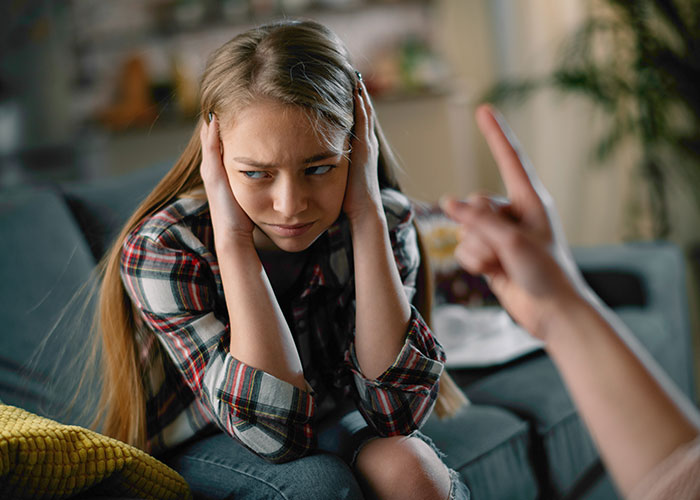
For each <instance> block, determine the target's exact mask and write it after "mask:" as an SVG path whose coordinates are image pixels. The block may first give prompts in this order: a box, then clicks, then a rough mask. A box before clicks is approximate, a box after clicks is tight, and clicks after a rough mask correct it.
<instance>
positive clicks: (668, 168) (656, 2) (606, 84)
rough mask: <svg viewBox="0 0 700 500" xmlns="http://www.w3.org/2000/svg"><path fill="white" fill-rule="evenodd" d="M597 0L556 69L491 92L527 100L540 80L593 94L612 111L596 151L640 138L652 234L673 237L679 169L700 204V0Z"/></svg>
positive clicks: (599, 155)
mask: <svg viewBox="0 0 700 500" xmlns="http://www.w3.org/2000/svg"><path fill="white" fill-rule="evenodd" d="M591 7H592V8H591V9H589V14H588V15H587V18H586V19H585V21H584V22H583V23H582V25H581V26H580V27H579V28H578V29H577V30H576V31H575V32H574V33H573V34H572V36H571V37H570V38H569V39H567V40H566V41H565V43H564V45H563V47H562V51H561V53H560V56H559V58H558V62H557V64H556V67H555V69H554V70H552V72H551V73H550V74H547V75H544V76H536V77H530V78H524V79H521V80H517V81H515V80H510V81H501V82H499V83H497V84H496V85H495V86H494V87H493V88H492V89H491V90H490V91H489V92H488V93H487V95H486V96H485V97H484V100H487V101H490V102H499V103H504V102H505V101H517V100H522V99H523V98H525V97H527V96H529V95H531V94H532V93H533V92H534V91H536V90H538V89H541V88H553V89H556V90H558V91H561V92H563V93H577V94H581V95H584V96H586V97H587V98H589V99H590V100H591V101H592V102H593V103H594V104H595V105H596V106H597V107H598V108H600V109H602V110H603V111H604V112H605V114H606V115H607V116H609V118H610V120H609V123H608V124H607V130H606V131H605V132H604V133H603V134H602V136H601V137H600V138H599V140H598V143H597V145H596V146H595V149H594V154H595V157H596V159H597V160H599V161H603V160H605V159H606V158H608V157H609V156H610V155H611V153H613V152H614V151H615V150H616V149H617V148H618V146H619V145H620V144H621V143H623V141H627V140H630V139H631V140H632V141H634V143H635V144H636V146H637V147H638V148H639V151H640V152H641V153H642V154H641V159H640V162H639V164H638V165H637V168H638V169H639V172H640V173H641V174H642V177H643V178H644V179H646V181H647V183H646V187H647V192H648V194H649V207H650V211H651V215H652V220H653V235H652V236H653V237H657V238H663V237H667V236H668V235H669V232H670V230H671V223H670V217H669V201H670V200H669V198H668V195H667V184H668V181H669V179H670V178H671V175H672V174H675V173H678V174H680V175H681V176H682V177H681V178H682V179H683V182H684V183H685V184H687V185H689V186H690V187H691V188H692V187H695V188H694V189H693V197H694V199H695V200H696V201H697V202H698V206H699V207H700V0H599V1H597V2H594V3H593V4H592V5H591ZM673 169H675V172H672V170H673Z"/></svg>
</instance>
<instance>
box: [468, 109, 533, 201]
mask: <svg viewBox="0 0 700 500" xmlns="http://www.w3.org/2000/svg"><path fill="white" fill-rule="evenodd" d="M476 122H477V124H478V126H479V129H480V130H481V133H482V134H483V135H484V137H485V138H486V142H487V143H488V145H489V149H491V154H493V157H494V159H495V160H496V164H497V165H498V170H499V172H500V173H501V178H502V179H503V184H504V185H505V187H506V191H507V192H508V197H509V198H510V199H511V200H512V201H513V203H514V204H515V205H516V207H517V208H518V209H523V208H526V207H531V206H533V204H534V205H540V206H541V205H542V199H541V196H540V195H541V194H542V190H543V189H544V188H542V187H541V183H540V180H539V178H538V177H537V174H536V173H535V172H534V169H533V168H532V166H531V165H530V163H529V161H528V160H527V158H525V157H524V155H523V154H522V153H519V152H518V150H519V149H520V148H519V144H518V142H517V139H516V138H515V135H514V134H513V132H512V131H511V130H510V128H509V127H508V125H507V123H506V122H505V120H503V119H502V118H501V117H500V116H498V115H497V112H496V110H494V109H493V108H492V107H491V106H490V105H488V104H485V105H482V106H479V108H477V110H476Z"/></svg>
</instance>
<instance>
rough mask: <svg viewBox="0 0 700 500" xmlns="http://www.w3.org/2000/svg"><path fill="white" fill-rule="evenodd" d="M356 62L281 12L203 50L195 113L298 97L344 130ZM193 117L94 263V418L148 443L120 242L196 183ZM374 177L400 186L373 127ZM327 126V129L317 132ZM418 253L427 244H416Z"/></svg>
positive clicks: (223, 116) (443, 406)
mask: <svg viewBox="0 0 700 500" xmlns="http://www.w3.org/2000/svg"><path fill="white" fill-rule="evenodd" d="M355 84H356V75H355V71H354V68H353V67H352V66H351V64H350V59H349V55H348V53H347V50H346V49H345V47H344V45H343V44H342V42H341V41H340V40H339V39H338V38H337V37H336V35H335V34H334V33H332V32H331V31H330V30H328V29H327V28H325V27H324V26H322V25H320V24H318V23H315V22H312V21H284V22H279V23H274V24H269V25H265V26H261V27H258V28H255V29H252V30H250V31H248V32H245V33H243V34H241V35H238V36H236V37H235V38H233V39H232V40H231V41H229V42H228V43H226V44H224V45H223V46H222V47H220V48H219V49H218V50H216V51H215V52H214V53H213V54H212V56H211V57H210V58H209V61H208V64H207V67H206V69H205V72H204V74H203V76H202V79H201V85H200V112H201V114H202V116H207V115H208V113H210V112H213V113H215V114H216V115H217V116H218V117H219V119H220V121H221V123H222V124H225V123H226V122H227V121H228V120H230V119H231V118H232V116H233V114H234V113H235V111H236V110H238V109H242V108H243V107H244V106H246V105H247V104H249V103H251V102H254V101H256V100H258V99H261V98H271V99H275V100H277V101H279V102H282V103H284V104H290V105H295V106H301V107H302V108H303V109H305V110H306V111H307V113H308V115H309V117H310V118H311V119H312V120H313V121H314V124H315V125H316V126H317V127H318V129H320V130H324V129H325V130H331V129H335V130H345V131H347V132H348V133H350V132H351V130H352V126H353V121H354V119H353V90H354V88H355ZM201 125H202V122H201V120H200V121H199V123H198V124H197V126H196V127H195V130H194V132H193V134H192V137H191V138H190V141H189V143H188V145H187V147H186V148H185V150H184V152H183V153H182V155H181V156H180V158H179V159H178V160H177V161H176V162H175V165H174V166H173V168H172V169H171V170H170V171H169V172H168V173H167V174H166V175H165V177H163V179H162V180H161V181H160V182H159V183H158V185H157V186H156V187H155V188H154V189H153V191H152V192H151V193H150V194H149V195H148V196H147V197H146V199H145V200H144V201H143V202H142V203H141V204H140V205H139V206H138V208H137V209H136V211H135V212H134V213H133V215H132V216H131V217H130V218H129V220H128V221H127V222H126V224H125V225H124V227H123V228H122V230H121V232H120V233H119V235H118V237H117V238H116V240H115V242H114V244H113V245H112V246H111V248H110V249H109V250H108V252H107V253H106V254H105V256H104V257H103V259H102V261H101V263H100V266H101V267H100V270H101V273H102V285H101V287H100V292H99V302H98V308H97V313H96V324H97V330H98V331H99V332H100V335H101V339H102V350H101V358H102V368H101V369H102V375H103V388H102V393H101V396H100V400H99V403H98V412H97V417H96V418H95V421H94V424H95V425H98V426H99V427H101V431H102V432H104V433H105V434H107V435H109V436H112V437H115V438H117V439H119V440H121V441H124V442H127V443H129V444H132V445H135V446H138V447H140V448H142V449H145V448H146V443H147V436H146V408H145V406H146V396H145V392H144V386H143V381H142V380H143V378H142V377H143V375H144V374H143V373H142V368H141V363H140V361H139V357H138V351H137V345H136V341H135V330H136V322H135V317H134V312H133V309H132V304H131V301H130V299H129V297H128V295H127V293H126V290H125V289H124V286H123V284H122V281H121V277H120V257H121V251H122V245H123V242H124V240H125V239H126V237H127V235H128V234H129V233H131V232H132V231H133V230H134V229H135V228H136V227H137V226H138V224H139V223H141V222H142V221H143V220H144V219H145V218H147V217H148V216H150V215H152V214H153V213H155V212H157V211H158V210H159V209H161V208H162V207H164V206H166V205H167V204H169V203H170V202H172V201H173V200H175V199H176V198H178V197H179V196H182V195H185V194H187V193H188V192H192V191H194V190H196V189H198V188H201V187H202V179H201V177H200V174H199V166H200V163H201V159H202V153H201V144H200V139H199V131H200V128H201ZM377 127H378V129H377V133H378V137H379V141H380V154H379V180H380V184H381V185H382V186H386V187H394V188H397V189H398V187H399V186H398V183H397V181H396V175H395V169H396V168H397V162H396V159H395V157H394V155H393V154H392V152H391V150H390V148H389V146H388V144H387V142H386V140H385V139H384V135H383V133H382V131H381V128H379V126H378V125H377ZM324 135H325V134H324ZM423 255H425V253H423ZM422 260H423V261H424V265H423V266H422V271H423V274H422V276H423V279H422V281H423V283H424V284H425V286H424V287H422V290H421V293H420V294H419V297H420V301H421V302H422V303H420V304H417V307H418V308H419V310H421V312H422V313H423V314H425V315H426V318H429V312H430V302H429V301H430V297H431V296H432V291H431V290H430V288H429V286H430V279H429V273H430V271H429V268H428V267H427V260H426V259H422ZM445 376H446V374H445V375H443V378H442V379H441V390H440V392H441V395H440V397H439V398H438V404H437V406H436V407H437V411H438V413H439V414H440V413H442V414H448V413H451V412H452V411H453V410H454V409H455V408H458V407H459V406H461V402H462V401H463V400H464V396H463V395H462V394H461V392H460V391H459V390H458V389H457V388H456V386H454V384H453V383H452V386H454V387H453V393H451V395H449V396H446V395H445V394H443V392H444V391H443V388H444V387H445V386H447V385H449V384H450V381H449V380H448V382H445Z"/></svg>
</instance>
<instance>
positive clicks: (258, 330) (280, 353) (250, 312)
mask: <svg viewBox="0 0 700 500" xmlns="http://www.w3.org/2000/svg"><path fill="white" fill-rule="evenodd" d="M217 257H218V262H219V269H220V273H221V280H222V283H223V287H224V294H225V296H226V306H227V308H228V314H229V321H230V330H231V341H230V346H229V347H230V352H231V355H232V356H233V357H235V358H236V359H238V360H240V361H242V362H244V363H246V364H247V365H249V366H252V367H254V368H258V369H260V370H263V371H265V372H267V373H269V374H271V375H274V376H275V377H277V378H279V379H281V380H284V381H286V382H289V383H290V384H292V385H294V386H296V387H298V388H300V389H303V390H306V388H307V385H306V382H305V380H304V373H303V370H302V367H301V361H300V359H299V354H298V352H297V350H296V346H295V344H294V339H293V338H292V334H291V331H290V329H289V326H288V325H287V323H286V321H285V319H284V315H283V314H282V310H281V309H280V307H279V304H278V303H277V300H276V298H275V295H274V292H273V290H272V286H271V285H270V282H269V280H268V278H267V275H266V274H265V271H264V269H263V266H262V263H261V262H260V259H259V258H258V255H257V253H256V251H255V247H254V245H253V243H252V241H250V243H248V242H244V243H242V242H226V243H224V244H217Z"/></svg>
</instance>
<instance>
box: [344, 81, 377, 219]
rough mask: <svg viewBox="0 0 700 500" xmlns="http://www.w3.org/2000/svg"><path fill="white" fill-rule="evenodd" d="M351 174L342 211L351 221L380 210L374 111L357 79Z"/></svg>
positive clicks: (364, 89)
mask: <svg viewBox="0 0 700 500" xmlns="http://www.w3.org/2000/svg"><path fill="white" fill-rule="evenodd" d="M350 145H351V153H350V171H349V174H348V185H347V188H346V189H345V200H344V201H343V211H344V212H345V214H346V215H347V216H348V219H350V221H351V222H352V221H354V220H358V219H360V218H361V217H363V216H364V215H366V214H372V215H376V214H377V212H378V211H379V212H380V213H381V210H382V208H381V207H382V199H381V193H380V191H379V176H378V172H377V168H378V159H379V141H378V140H377V135H376V133H375V132H374V109H373V108H372V103H371V102H370V100H369V95H368V94H367V89H366V88H365V85H364V83H363V82H362V80H360V79H359V78H358V86H357V88H356V89H355V131H354V135H353V137H352V140H351V142H350Z"/></svg>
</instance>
